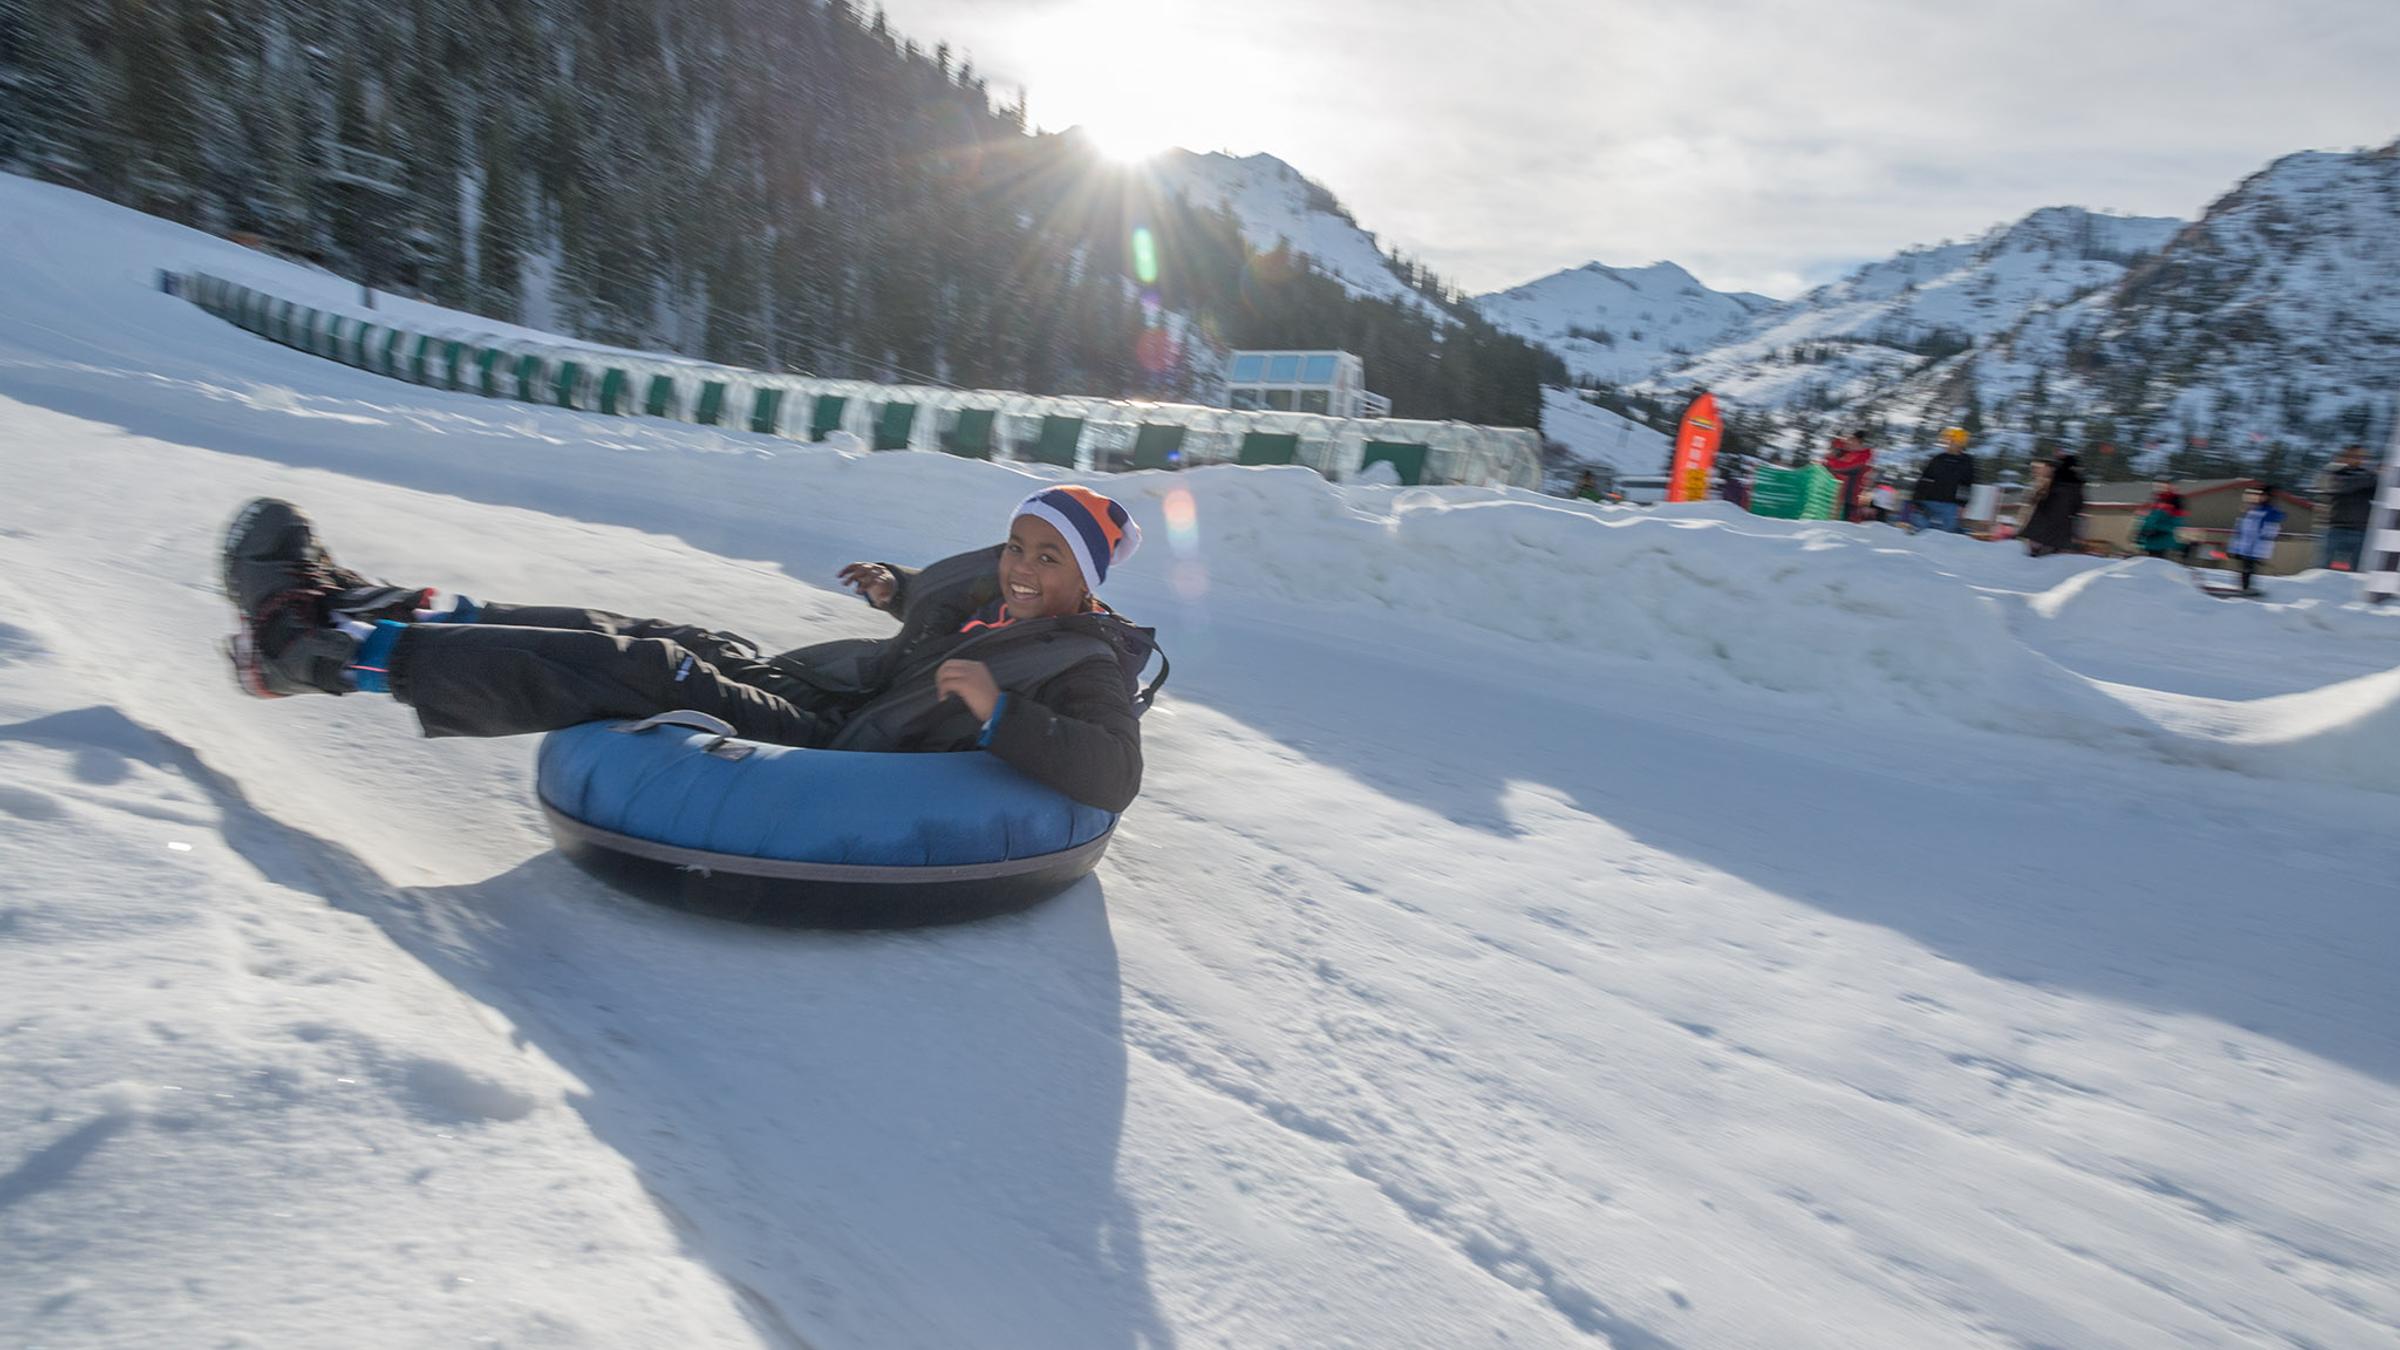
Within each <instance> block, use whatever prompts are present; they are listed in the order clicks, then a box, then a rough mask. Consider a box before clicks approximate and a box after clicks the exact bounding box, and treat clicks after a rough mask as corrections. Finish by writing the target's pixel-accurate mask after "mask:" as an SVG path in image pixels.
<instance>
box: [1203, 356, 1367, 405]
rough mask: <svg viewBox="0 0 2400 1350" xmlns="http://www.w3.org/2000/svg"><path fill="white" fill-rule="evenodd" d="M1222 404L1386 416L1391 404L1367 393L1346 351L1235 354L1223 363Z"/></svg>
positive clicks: (1357, 363) (1362, 367)
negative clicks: (1223, 391) (1223, 390)
mask: <svg viewBox="0 0 2400 1350" xmlns="http://www.w3.org/2000/svg"><path fill="white" fill-rule="evenodd" d="M1225 406H1227V407H1229V408H1235V409H1239V410H1241V411H1245V412H1260V411H1264V412H1304V413H1319V414H1323V415H1325V416H1328V417H1386V416H1389V415H1390V414H1391V411H1392V401H1391V400H1390V399H1388V398H1385V397H1384V396H1383V395H1381V394H1377V393H1371V392H1369V391H1368V389H1367V366H1366V363H1365V362H1364V361H1361V360H1359V359H1358V357H1357V356H1355V355H1353V354H1352V353H1350V352H1235V353H1233V354H1232V355H1231V356H1230V357H1228V358H1226V362H1225Z"/></svg>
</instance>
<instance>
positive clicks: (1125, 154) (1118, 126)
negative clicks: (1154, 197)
mask: <svg viewBox="0 0 2400 1350" xmlns="http://www.w3.org/2000/svg"><path fill="white" fill-rule="evenodd" d="M1076 130H1077V131H1078V132H1080V133H1082V135H1083V138H1084V139H1085V140H1087V141H1090V142H1091V143H1092V148H1093V149H1095V150H1097V151H1099V152H1100V155H1101V157H1102V158H1103V159H1106V160H1108V161H1110V162H1111V163H1115V164H1140V163H1142V162H1144V161H1146V160H1151V159H1156V158H1157V157H1158V156H1160V155H1162V154H1164V153H1166V152H1167V151H1169V150H1172V149H1174V148H1175V138H1174V136H1173V135H1171V134H1170V133H1168V132H1167V131H1166V130H1165V129H1164V128H1161V127H1156V126H1145V125H1143V124H1142V123H1141V121H1140V120H1138V119H1135V120H1128V121H1123V122H1119V121H1115V120H1112V119H1106V118H1104V119H1102V120H1100V121H1098V122H1085V123H1082V124H1081V125H1079V126H1078V127H1076Z"/></svg>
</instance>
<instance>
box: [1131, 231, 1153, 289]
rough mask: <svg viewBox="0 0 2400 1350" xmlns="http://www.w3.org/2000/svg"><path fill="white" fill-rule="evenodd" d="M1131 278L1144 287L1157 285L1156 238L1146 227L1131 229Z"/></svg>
mask: <svg viewBox="0 0 2400 1350" xmlns="http://www.w3.org/2000/svg"><path fill="white" fill-rule="evenodd" d="M1133 276H1134V280H1136V281H1139V282H1141V283H1142V284H1143V285H1144V286H1155V285H1157V284H1158V237H1157V236H1156V235H1154V234H1152V233H1150V227H1149V226H1147V225H1136V226H1134V227H1133Z"/></svg>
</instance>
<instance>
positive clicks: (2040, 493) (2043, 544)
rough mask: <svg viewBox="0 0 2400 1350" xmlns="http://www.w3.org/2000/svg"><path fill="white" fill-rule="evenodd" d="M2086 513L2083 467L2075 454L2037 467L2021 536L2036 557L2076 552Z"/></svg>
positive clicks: (2026, 506) (2060, 455)
mask: <svg viewBox="0 0 2400 1350" xmlns="http://www.w3.org/2000/svg"><path fill="white" fill-rule="evenodd" d="M2082 516H2083V470H2082V469H2081V468H2080V467H2079V466H2078V465H2077V463H2076V460H2075V456H2074V455H2073V454H2072V453H2068V452H2063V451H2062V452H2061V453H2060V454H2059V455H2058V457H2057V458H2056V459H2053V460H2050V461H2048V462H2046V463H2041V464H2036V465H2034V466H2033V493H2032V495H2031V496H2030V497H2028V498H2027V499H2026V504H2025V515H2024V517H2023V519H2022V521H2021V522H2020V523H2019V525H2018V528H2017V536H2018V537H2019V538H2021V539H2023V540H2024V541H2025V552H2026V553H2028V554H2030V555H2031V556H2033V557H2036V558H2040V557H2046V556H2048V555H2049V554H2052V553H2067V552H2072V551H2073V550H2074V548H2075V537H2076V532H2077V530H2078V528H2079V522H2080V521H2081V518H2082Z"/></svg>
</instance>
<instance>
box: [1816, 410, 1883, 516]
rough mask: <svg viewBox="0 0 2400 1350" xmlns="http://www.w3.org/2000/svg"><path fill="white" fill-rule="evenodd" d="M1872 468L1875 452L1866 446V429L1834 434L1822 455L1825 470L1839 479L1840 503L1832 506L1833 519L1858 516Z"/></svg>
mask: <svg viewBox="0 0 2400 1350" xmlns="http://www.w3.org/2000/svg"><path fill="white" fill-rule="evenodd" d="M1874 468H1875V452H1874V451H1873V450H1870V449H1868V448H1867V441H1866V433H1865V432H1863V431H1862V432H1860V433H1859V434H1858V435H1857V436H1836V437H1834V438H1833V442H1832V445H1831V448H1830V449H1829V450H1828V451H1827V453H1826V455H1825V470H1826V472H1828V473H1830V474H1832V475H1833V476H1834V477H1835V478H1837V479H1839V480H1841V485H1842V497H1841V504H1840V505H1839V506H1837V507H1836V508H1835V511H1836V512H1837V514H1836V515H1835V516H1834V519H1836V520H1857V519H1858V518H1859V503H1860V501H1861V500H1862V499H1863V498H1864V496H1865V494H1866V487H1867V477H1868V475H1869V474H1870V473H1871V472H1873V470H1874Z"/></svg>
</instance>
